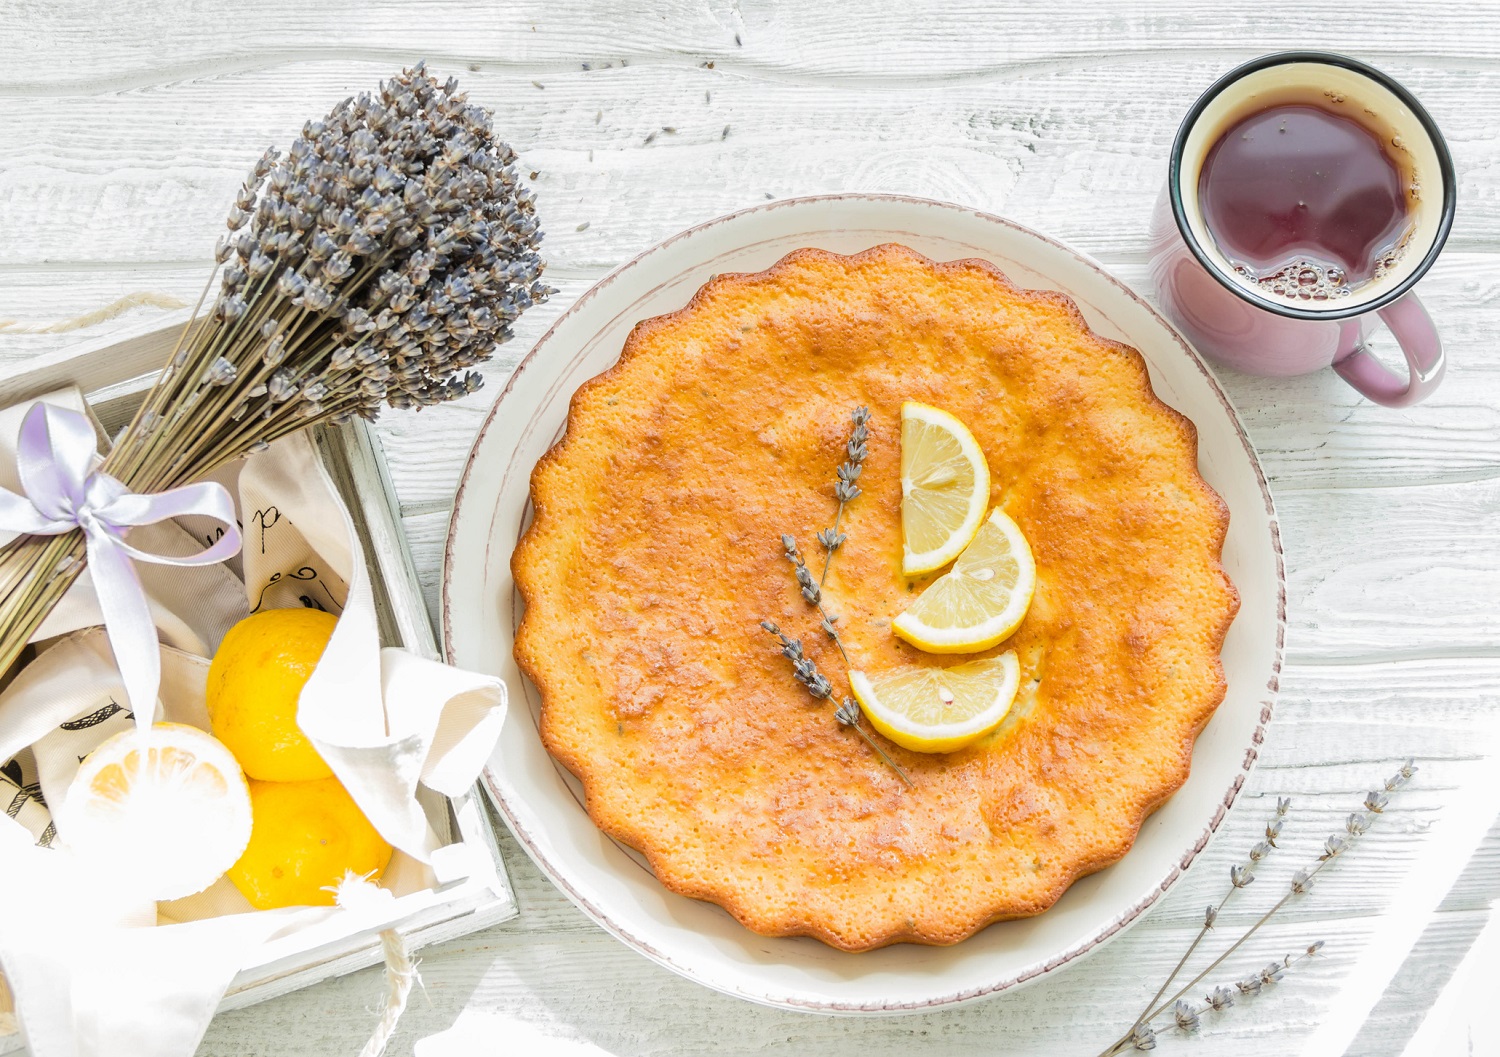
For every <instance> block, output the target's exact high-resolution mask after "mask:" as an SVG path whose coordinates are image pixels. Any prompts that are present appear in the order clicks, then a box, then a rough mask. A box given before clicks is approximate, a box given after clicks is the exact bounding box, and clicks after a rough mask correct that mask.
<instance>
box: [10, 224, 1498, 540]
mask: <svg viewBox="0 0 1500 1057" xmlns="http://www.w3.org/2000/svg"><path fill="white" fill-rule="evenodd" d="M692 220H693V218H690V217H683V218H682V220H681V223H682V224H684V225H686V224H689V223H691V222H692ZM1105 263H1106V265H1107V266H1108V267H1109V268H1110V269H1111V271H1113V272H1115V273H1116V274H1117V275H1119V276H1120V277H1121V278H1122V279H1124V280H1125V281H1126V282H1129V283H1131V284H1132V285H1134V286H1136V287H1137V288H1138V289H1144V290H1149V289H1150V281H1149V276H1147V275H1146V272H1145V268H1144V266H1143V265H1141V264H1140V263H1139V262H1138V261H1131V260H1119V259H1115V260H1111V259H1107V260H1106V261H1105ZM600 274H602V273H601V272H599V271H598V270H590V271H589V272H587V274H583V275H577V276H574V275H565V274H559V273H558V272H557V271H556V270H554V271H553V272H552V273H551V274H550V275H549V278H550V281H551V282H552V283H553V284H554V285H555V286H557V287H559V293H558V294H557V295H556V296H555V297H554V298H553V299H552V301H551V302H549V303H548V304H545V305H542V306H540V307H538V308H535V309H533V310H532V311H531V312H528V313H527V314H526V316H524V317H523V318H522V320H521V322H520V324H519V326H518V327H517V330H516V338H515V339H514V340H513V341H512V342H511V343H510V344H508V345H506V346H504V347H502V348H501V349H500V351H499V353H498V354H497V356H496V358H495V360H494V361H493V363H492V364H491V365H489V366H488V367H487V368H486V369H485V374H486V379H487V386H486V388H485V389H484V390H482V391H480V392H479V393H477V394H475V395H473V396H471V397H467V398H465V399H463V400H460V401H457V402H456V403H454V404H450V405H444V406H441V407H437V408H431V409H428V410H425V411H423V412H422V413H421V414H420V415H410V414H396V413H391V414H387V415H386V416H385V417H383V418H382V419H381V421H380V423H379V425H378V432H379V434H380V438H381V442H382V445H383V447H384V449H385V452H386V456H387V458H388V460H389V461H390V465H391V473H392V477H393V479H394V480H395V482H396V486H397V491H398V494H399V495H400V496H401V499H402V503H403V508H404V509H405V510H406V511H407V512H409V513H423V512H428V511H431V510H433V509H436V508H437V507H439V506H446V505H447V504H448V503H449V502H450V501H451V498H452V495H453V490H454V487H455V486H456V484H457V481H458V476H459V474H460V472H461V471H462V467H463V461H464V459H465V457H466V456H467V454H468V450H469V445H470V444H471V443H472V441H473V437H474V434H475V432H476V431H477V430H478V428H479V425H480V423H481V422H482V421H483V416H484V414H485V413H486V412H487V411H488V408H489V406H490V404H491V402H493V400H494V399H495V396H496V394H497V393H498V392H499V391H500V389H502V388H503V387H504V382H505V378H506V376H507V375H508V373H509V370H510V369H511V367H512V366H513V365H514V364H515V362H516V361H517V360H518V359H519V358H520V357H521V356H523V355H525V353H526V351H527V349H528V348H529V347H530V345H531V343H532V342H534V341H535V340H536V339H537V338H538V337H540V336H541V334H542V333H543V332H544V331H545V330H546V328H547V327H548V326H550V325H551V323H552V321H553V320H554V319H556V317H557V316H558V315H559V314H560V313H561V312H562V311H563V310H564V309H565V308H566V307H567V306H568V305H569V304H571V303H572V302H573V301H574V300H576V298H577V297H578V296H579V295H580V294H582V293H583V292H584V291H585V290H586V289H587V288H588V287H589V286H590V285H591V284H592V283H593V282H594V281H595V279H596V278H597V277H598V276H599V275H600ZM204 275H205V269H203V268H191V267H183V266H172V265H168V266H163V267H160V268H158V267H156V266H141V267H140V268H130V269H114V268H106V267H100V266H95V265H87V264H81V265H70V266H65V267H60V268H55V269H53V268H44V269H40V270H38V271H36V272H33V273H22V272H20V271H15V272H12V273H10V274H9V275H7V277H6V281H5V282H4V283H0V320H5V319H17V320H19V321H21V322H22V323H24V324H26V325H29V326H33V327H35V326H44V325H47V324H53V323H57V322H59V321H64V320H67V319H68V318H70V317H72V316H75V315H78V314H80V313H83V312H87V311H91V310H93V309H94V308H97V307H99V306H103V305H107V304H109V303H111V302H112V301H114V300H116V299H117V298H120V297H123V296H126V295H127V294H129V293H131V292H133V291H139V290H149V291H153V292H159V293H162V294H165V295H172V296H176V297H179V298H181V299H182V300H184V301H193V300H196V298H197V296H198V292H199V290H200V289H201V287H202V283H203V278H204ZM1422 289H1423V296H1424V299H1425V300H1426V303H1427V304H1428V306H1429V307H1430V310H1431V311H1432V313H1433V314H1434V316H1435V317H1436V318H1437V319H1438V321H1439V326H1440V328H1441V331H1442V334H1443V337H1444V340H1445V342H1446V344H1447V347H1448V350H1449V357H1450V361H1451V364H1452V366H1451V367H1450V373H1449V377H1448V380H1447V382H1446V384H1445V386H1444V387H1443V388H1442V389H1440V390H1439V391H1438V393H1437V394H1436V395H1435V396H1434V397H1433V398H1432V399H1431V400H1429V401H1428V402H1427V403H1425V404H1422V405H1420V406H1418V407H1415V408H1408V409H1405V410H1402V411H1391V410H1388V409H1384V408H1380V407H1376V406H1374V405H1372V404H1370V403H1368V402H1367V401H1364V400H1362V399H1361V398H1360V397H1359V396H1358V395H1357V394H1355V393H1354V392H1353V390H1351V389H1349V388H1348V387H1347V386H1345V385H1344V384H1343V383H1342V382H1340V381H1339V380H1338V379H1337V378H1335V377H1333V376H1332V375H1322V376H1316V377H1309V378H1293V379H1263V378H1251V377H1249V376H1247V375H1241V374H1236V373H1234V372H1229V371H1224V372H1221V375H1220V377H1221V381H1222V382H1223V384H1224V386H1225V388H1226V390H1227V391H1228V393H1229V395H1230V397H1231V399H1232V400H1233V401H1234V402H1235V404H1236V406H1237V407H1238V408H1239V409H1240V414H1241V416H1242V418H1243V419H1244V421H1245V424H1246V427H1247V429H1248V430H1249V433H1250V436H1251V439H1252V440H1253V441H1254V443H1255V445H1256V448H1257V450H1258V451H1259V453H1260V458H1261V461H1262V463H1263V464H1264V466H1265V468H1266V471H1267V474H1268V475H1269V477H1270V479H1271V483H1272V488H1273V491H1274V492H1275V494H1276V495H1277V496H1278V497H1282V498H1283V499H1286V498H1287V493H1288V492H1290V491H1292V490H1307V489H1321V488H1326V487H1335V488H1340V489H1350V488H1365V487H1377V488H1385V487H1394V486H1405V485H1410V484H1415V483H1418V482H1439V481H1448V482H1463V481H1471V480H1478V479H1487V478H1492V477H1496V476H1500V360H1497V359H1496V358H1495V357H1494V356H1493V355H1492V351H1491V350H1492V348H1493V338H1492V335H1491V334H1490V330H1491V321H1492V320H1493V318H1494V314H1495V312H1496V310H1497V309H1500V256H1497V255H1491V254H1479V253H1463V252H1450V253H1449V254H1447V255H1445V256H1444V258H1443V259H1442V260H1441V261H1440V262H1439V265H1438V267H1437V269H1436V270H1435V271H1434V273H1433V274H1432V275H1431V276H1430V277H1429V278H1428V280H1427V281H1426V282H1425V283H1424V284H1423V288H1422ZM164 315H165V313H164V312H162V311H161V310H158V309H138V310H135V311H131V312H127V313H125V314H123V315H121V316H119V317H117V318H115V319H112V320H110V321H108V322H106V323H104V324H101V325H99V326H95V327H90V328H87V329H85V330H81V331H74V332H68V333H60V334H59V333H54V334H16V333H13V332H10V331H7V330H3V329H0V366H3V364H4V363H6V362H12V363H17V364H19V363H22V362H25V361H27V360H29V359H31V358H33V357H36V356H41V355H45V354H49V353H54V352H57V351H59V350H62V349H66V348H68V347H70V346H72V345H76V344H78V343H81V342H86V341H91V340H96V339H97V338H99V337H101V336H109V335H115V334H124V333H127V332H129V331H131V330H136V329H140V328H141V327H143V326H146V325H148V324H149V323H150V321H151V320H153V319H160V318H162V317H163V316H164ZM1375 343H1376V347H1377V348H1378V349H1382V350H1386V351H1389V348H1390V340H1389V338H1388V337H1386V336H1384V335H1379V336H1377V337H1376V339H1375ZM1292 542H1294V543H1295V540H1293V541H1292Z"/></svg>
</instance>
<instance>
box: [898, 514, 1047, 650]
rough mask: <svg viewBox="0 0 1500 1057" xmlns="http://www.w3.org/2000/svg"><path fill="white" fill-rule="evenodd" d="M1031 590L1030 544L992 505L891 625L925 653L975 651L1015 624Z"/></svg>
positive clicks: (1033, 569)
mask: <svg viewBox="0 0 1500 1057" xmlns="http://www.w3.org/2000/svg"><path fill="white" fill-rule="evenodd" d="M1035 591H1036V562H1034V561H1033V560H1032V557H1031V547H1030V546H1029V545H1028V544H1027V543H1026V537H1025V536H1023V535H1022V534H1021V529H1020V528H1019V527H1018V526H1017V525H1016V523H1015V522H1014V521H1012V520H1011V519H1010V518H1008V517H1006V516H1005V512H1004V511H1002V510H1001V509H1000V508H999V507H996V508H995V509H994V510H992V511H990V516H989V517H988V518H987V519H986V520H985V522H984V524H983V525H982V526H980V529H979V531H978V532H977V533H976V534H975V536H974V542H972V543H970V544H969V545H968V546H967V547H965V548H964V552H963V553H962V554H960V555H959V556H958V561H956V562H954V563H953V568H952V569H951V570H950V571H949V572H947V573H945V574H944V575H942V576H940V577H938V578H937V579H936V580H934V581H933V582H932V583H931V584H930V585H929V586H928V588H927V590H925V591H923V592H922V594H921V595H920V596H919V597H918V598H917V600H916V601H915V602H913V603H912V604H911V605H910V606H908V607H907V608H906V612H904V613H902V614H901V615H900V616H899V617H897V618H896V619H895V621H894V622H893V623H892V628H893V629H894V630H895V632H896V634H897V635H900V636H901V637H902V638H903V639H905V640H906V641H907V642H909V643H911V644H912V645H913V646H915V647H917V648H918V649H921V650H926V651H927V652H928V653H978V652H979V651H980V650H987V649H989V648H990V647H991V646H994V645H996V644H997V643H999V642H1002V641H1003V640H1004V639H1006V638H1007V637H1009V636H1010V635H1011V634H1012V633H1013V632H1014V631H1015V630H1016V628H1018V627H1020V626H1021V621H1022V620H1023V619H1024V618H1025V616H1026V610H1027V608H1028V607H1029V606H1030V605H1031V596H1032V595H1033V594H1034V593H1035Z"/></svg>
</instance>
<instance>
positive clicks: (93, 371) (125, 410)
mask: <svg viewBox="0 0 1500 1057" xmlns="http://www.w3.org/2000/svg"><path fill="white" fill-rule="evenodd" d="M186 319H187V316H186V314H180V315H178V316H175V317H173V318H171V319H170V320H168V321H167V322H165V323H163V322H161V321H157V322H154V323H152V324H151V325H150V326H149V327H145V328H141V329H138V330H136V331H133V332H127V333H126V334H125V335H124V336H119V337H114V338H111V339H109V340H108V341H106V342H96V343H94V344H91V345H83V346H80V347H78V348H75V349H69V350H67V351H65V352H62V353H58V354H56V355H53V356H48V357H44V358H41V359H38V360H37V361H35V362H34V363H32V364H31V365H29V367H28V369H27V370H26V371H23V372H19V373H16V374H12V375H9V376H7V377H5V378H4V379H0V406H5V405H8V404H11V403H14V402H16V401H18V400H20V399H23V398H25V397H28V396H36V395H39V394H41V393H45V392H48V391H50V390H54V389H57V388H60V387H63V386H68V385H75V386H77V387H78V388H79V389H81V390H82V391H83V393H84V395H85V397H87V399H88V401H89V404H90V406H91V407H92V409H93V410H94V412H95V414H96V415H97V416H98V417H99V419H100V421H101V422H102V424H103V425H104V428H105V430H106V431H108V432H109V433H110V434H111V435H113V434H114V433H115V432H116V431H117V430H119V429H120V428H122V427H123V426H124V425H125V424H126V423H127V422H128V421H129V418H130V415H131V414H132V413H133V412H134V410H135V408H136V407H137V406H138V405H139V402H140V399H141V398H142V397H143V396H144V394H145V391H146V389H147V387H148V386H149V385H150V383H151V381H152V379H153V378H154V376H155V374H156V372H157V371H158V370H159V368H160V366H161V365H162V364H163V363H165V362H166V360H167V357H168V356H169V355H170V354H171V351H172V347H173V345H174V343H175V342H176V341H177V337H178V335H179V334H180V333H181V330H182V326H183V323H184V322H186ZM313 437H314V441H315V443H316V445H317V448H318V452H319V455H320V456H321V457H322V459H323V463H324V465H325V466H326V467H327V469H328V471H329V476H330V477H332V479H333V481H334V483H335V484H336V485H337V486H338V488H339V491H340V494H341V495H342V496H343V498H344V501H345V502H346V503H347V504H348V506H349V512H350V515H351V516H352V517H353V519H354V523H355V525H356V527H357V528H358V530H359V533H360V538H361V540H362V541H363V543H364V548H365V560H366V562H367V564H368V567H369V569H370V571H371V577H370V578H371V581H372V587H373V590H374V595H375V609H376V614H377V616H378V618H379V622H380V635H381V641H382V643H383V644H385V645H399V646H403V647H405V648H406V649H408V650H411V651H412V652H413V653H417V654H419V655H421V656H425V657H430V658H433V659H437V658H438V649H437V642H436V638H435V636H434V635H433V631H432V624H431V621H430V620H429V619H428V616H427V609H426V606H425V605H424V603H423V600H422V593H421V588H420V587H419V585H418V583H417V578H416V573H415V571H414V570H413V568H412V562H411V556H410V554H409V552H408V549H407V544H406V537H405V534H404V533H403V531H402V529H401V520H400V517H399V515H398V513H397V507H396V500H395V495H394V493H393V492H392V490H391V485H390V479H389V475H388V474H387V472H386V468H385V460H384V458H383V456H382V455H381V452H380V447H379V444H378V442H377V441H376V440H375V437H374V434H373V433H372V432H371V431H370V430H369V429H368V428H367V427H366V426H365V424H364V423H363V422H359V421H356V422H354V423H351V424H350V425H347V426H341V427H331V426H328V427H319V428H318V429H316V430H315V431H314V433H313ZM419 797H425V799H424V807H425V808H426V809H427V814H428V817H429V819H431V820H432V822H433V824H434V828H435V829H436V830H437V832H438V833H439V834H446V835H447V837H448V838H449V840H450V841H451V844H450V846H449V848H447V849H444V851H445V852H448V854H447V856H446V858H445V859H444V868H443V872H442V873H441V874H440V883H439V885H438V886H437V887H436V888H434V889H431V890H428V891H422V892H415V893H412V894H410V895H407V896H403V897H401V898H400V899H398V900H396V901H395V903H394V905H393V910H392V914H391V917H390V925H391V926H392V927H395V928H396V929H397V930H398V931H399V932H400V933H401V934H402V935H403V936H404V937H405V939H406V942H407V945H408V947H409V948H411V949H415V948H418V947H422V946H426V945H428V944H432V943H439V942H442V941H443V940H447V939H452V938H454V937H456V936H463V935H466V934H468V933H470V932H475V931H478V930H479V929H482V928H487V927H488V926H490V925H494V924H498V923H499V922H501V921H506V920H508V919H510V918H513V917H515V916H516V913H517V910H516V903H515V897H514V894H513V893H512V891H511V887H510V881H509V879H508V878H507V877H506V873H505V864H504V863H503V862H502V860H501V858H500V853H499V850H498V848H497V847H496V841H495V832H494V828H493V825H492V823H491V821H490V817H489V816H490V811H491V810H492V809H491V808H490V807H489V805H488V804H487V803H486V798H485V797H484V796H483V795H482V794H481V790H480V789H479V788H478V787H476V788H475V789H474V790H473V791H471V792H470V793H468V794H466V795H464V796H462V797H457V798H454V799H452V800H446V801H445V798H443V797H440V796H438V795H437V794H434V793H432V792H431V790H427V789H425V788H423V789H420V790H419ZM320 929H322V930H323V931H324V932H325V933H326V935H323V936H320V937H318V939H319V940H320V942H318V943H317V945H316V946H313V947H312V948H311V949H309V947H308V943H307V937H306V936H302V935H300V934H299V935H294V936H290V937H286V938H284V939H282V940H276V941H272V942H268V943H267V944H265V945H264V946H263V948H262V949H261V950H260V951H259V952H258V954H257V955H256V957H255V959H254V961H253V963H252V964H251V965H248V966H246V967H245V968H244V969H243V970H242V971H241V972H240V973H239V975H238V976H236V977H235V979H234V981H233V982H232V983H231V984H230V986H229V990H228V991H227V993H226V994H225V997H224V1000H223V1002H222V1003H221V1004H220V1009H221V1010H225V1009H238V1008H240V1007H242V1006H248V1005H252V1004H254V1003H256V1002H262V1001H264V1000H266V999H268V998H274V997H276V996H277V995H282V994H286V993H287V992H289V991H295V990H297V989H299V988H302V987H306V986H308V985H309V984H313V983H316V982H317V981H319V980H325V979H328V978H329V977H333V976H341V975H343V974H345V973H350V972H353V971H354V970H356V969H360V968H364V967H365V966H367V965H374V964H376V963H378V962H380V961H381V960H382V953H381V946H380V941H379V939H378V938H377V932H378V930H374V929H372V930H366V931H364V932H360V933H354V934H341V933H340V932H339V931H338V923H337V921H336V920H334V921H331V922H329V923H327V924H326V925H325V926H320ZM0 983H3V980H0ZM371 986H372V988H377V987H378V986H379V985H378V984H375V983H372V985H371ZM3 999H4V989H3V987H0V1008H3ZM377 1003H378V995H377V994H376V993H375V991H373V990H372V993H371V997H370V1004H371V1006H372V1008H373V1007H374V1006H376V1005H377ZM20 1046H21V1040H20V1036H19V1035H15V1034H11V1035H0V1054H4V1053H10V1052H12V1051H13V1050H16V1049H19V1048H20Z"/></svg>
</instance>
